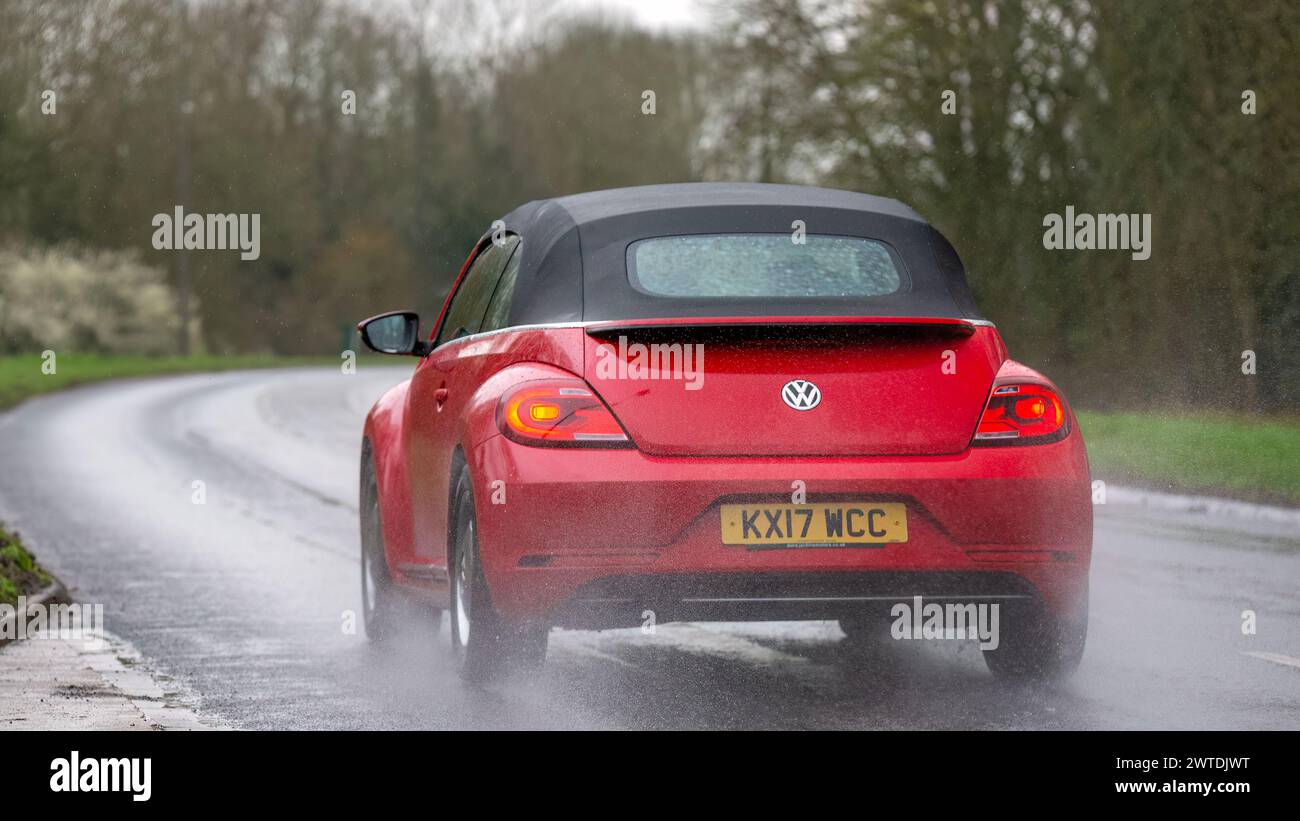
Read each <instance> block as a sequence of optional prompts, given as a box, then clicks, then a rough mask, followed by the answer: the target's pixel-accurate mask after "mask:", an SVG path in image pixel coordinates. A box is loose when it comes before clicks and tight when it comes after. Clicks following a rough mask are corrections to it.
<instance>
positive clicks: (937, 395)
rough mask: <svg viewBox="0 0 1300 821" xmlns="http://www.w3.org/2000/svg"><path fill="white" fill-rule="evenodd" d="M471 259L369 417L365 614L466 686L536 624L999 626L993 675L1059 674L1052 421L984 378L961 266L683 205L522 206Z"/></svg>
mask: <svg viewBox="0 0 1300 821" xmlns="http://www.w3.org/2000/svg"><path fill="white" fill-rule="evenodd" d="M503 222H504V227H502V226H501V225H500V224H498V225H497V227H496V229H495V230H494V231H493V232H492V233H489V234H488V235H485V236H484V237H483V238H481V239H480V240H479V241H478V243H477V244H476V245H475V246H474V249H473V251H472V252H471V253H470V255H469V258H468V259H467V260H466V262H465V265H464V266H463V268H462V269H461V272H460V274H459V276H458V277H457V279H456V282H455V285H454V287H453V288H452V290H451V293H450V295H449V297H448V299H447V301H446V303H445V304H444V306H443V308H442V313H441V314H440V315H439V317H438V319H437V321H436V322H435V323H434V326H433V330H432V332H431V333H430V335H429V337H428V338H427V339H422V338H420V334H419V324H420V323H419V317H418V316H417V315H415V314H414V313H411V312H396V313H389V314H381V315H379V316H376V317H373V318H371V319H367V320H365V321H364V322H362V323H360V325H359V326H358V327H359V330H360V332H361V335H362V338H363V340H364V341H365V342H366V344H367V345H369V346H370V347H371V348H373V349H374V350H377V351H380V352H383V353H390V354H407V355H414V356H418V357H420V362H419V364H418V366H417V368H416V370H415V373H414V375H413V376H412V377H411V378H410V379H409V380H407V381H406V382H403V383H402V384H400V385H398V386H397V387H395V388H393V389H392V390H390V391H389V392H388V393H386V394H385V395H384V396H383V397H382V398H381V399H380V400H379V401H378V402H377V403H376V404H375V406H374V408H373V409H372V410H371V411H370V414H369V415H368V417H367V419H366V424H365V436H364V439H363V442H362V450H361V535H362V562H361V571H362V592H363V597H364V609H365V623H366V630H367V633H368V634H369V635H370V636H371V637H372V638H380V637H382V636H383V635H384V634H385V633H386V632H388V631H389V630H390V629H391V628H392V627H393V619H394V618H396V616H395V613H396V612H397V610H396V609H395V607H396V606H398V605H399V604H400V601H401V599H402V598H405V597H406V596H407V595H408V594H409V595H413V596H415V597H417V598H424V599H426V600H427V601H428V602H430V603H431V604H432V606H433V607H434V608H435V609H436V610H438V611H441V610H446V611H447V612H448V613H449V614H450V619H451V640H452V645H453V648H454V652H455V656H456V658H457V659H458V663H459V664H460V665H461V667H462V670H463V671H464V672H465V674H466V675H468V676H469V677H472V678H479V679H481V678H484V677H487V676H490V675H492V674H493V673H495V672H497V671H498V670H500V669H501V668H502V663H503V662H505V661H509V660H511V659H518V660H522V661H525V662H534V663H536V662H539V661H540V660H541V659H542V658H544V656H545V652H546V643H547V635H548V632H549V630H550V629H551V628H552V627H554V626H560V627H573V628H583V629H606V628H615V627H633V626H638V625H644V624H646V623H648V622H649V621H651V620H653V621H654V622H656V623H663V622H668V621H684V620H690V621H701V620H714V621H718V620H721V621H748V620H773V619H780V620H787V619H837V620H838V621H839V623H840V626H841V627H842V628H843V630H844V631H845V633H846V634H847V635H848V636H849V637H850V639H853V638H857V637H862V636H865V635H868V634H872V633H874V632H875V631H878V630H882V629H883V628H882V625H883V624H885V623H886V618H887V617H884V618H882V614H888V613H890V612H891V608H892V607H893V606H895V605H896V604H897V603H899V602H912V601H914V600H915V599H914V597H917V596H920V597H923V599H928V600H932V601H936V602H940V603H943V602H949V603H952V602H957V603H962V604H965V603H976V604H978V603H996V604H999V605H1000V606H1001V607H1002V608H1003V611H1002V616H1001V619H1000V627H999V631H1000V638H999V640H998V641H997V642H996V647H995V648H994V647H992V646H987V647H986V649H985V653H984V655H985V658H986V659H987V662H988V666H989V667H990V669H992V670H993V671H994V672H995V673H998V674H1005V675H1017V676H1026V675H1051V674H1058V673H1061V672H1064V671H1068V670H1070V669H1072V668H1073V667H1074V666H1075V665H1076V664H1077V662H1078V660H1079V657H1080V656H1081V654H1082V652H1083V645H1084V639H1085V636H1086V631H1087V610H1088V569H1089V564H1090V560H1091V550H1092V509H1091V500H1090V478H1089V470H1088V461H1087V455H1086V453H1085V450H1084V445H1083V440H1082V438H1081V436H1080V434H1079V430H1078V427H1077V425H1076V424H1075V419H1074V415H1073V413H1072V412H1071V410H1070V408H1069V406H1068V405H1067V404H1066V402H1065V399H1064V397H1063V396H1062V394H1061V391H1060V390H1059V389H1057V387H1056V386H1055V385H1053V384H1052V382H1051V381H1049V380H1048V379H1047V378H1046V377H1044V376H1043V375H1042V374H1039V373H1037V372H1036V371H1034V370H1031V369H1030V368H1028V367H1026V366H1024V365H1022V364H1020V363H1018V362H1015V361H1013V360H1011V359H1009V358H1008V357H1007V351H1006V348H1005V346H1004V345H1003V342H1002V339H1001V337H1000V336H999V335H998V331H997V329H996V328H995V327H994V326H993V324H992V323H991V322H989V321H987V320H985V319H982V318H981V317H980V314H979V311H978V308H977V307H976V305H975V302H974V300H973V299H972V297H971V295H970V291H969V290H968V288H967V285H966V280H965V274H964V271H963V268H962V264H961V261H960V260H959V259H958V256H957V254H956V252H955V251H954V250H953V248H952V246H951V245H950V244H949V243H948V241H947V240H946V239H944V237H943V236H942V235H941V234H940V233H939V232H938V231H936V230H935V229H934V228H933V227H931V226H930V225H929V224H928V223H927V222H926V221H925V220H924V219H923V218H922V217H920V216H919V215H918V214H917V213H916V212H914V211H913V210H912V209H910V208H908V207H907V206H905V205H903V204H901V203H899V202H897V201H894V200H889V199H882V198H878V197H873V196H868V195H864V194H857V193H851V192H846V191H836V190H828V189H819V188H805V187H799V186H783V185H760V184H722V183H696V184H683V185H656V186H647V187H639V188H626V189H617V190H610V191H599V192H593V193H586V194H577V195H574V196H567V197H559V198H556V199H551V200H542V201H538V202H531V203H528V204H527V205H524V206H521V207H520V208H518V209H516V210H515V211H513V212H511V213H510V214H508V215H507V216H506V217H505V218H504V220H503Z"/></svg>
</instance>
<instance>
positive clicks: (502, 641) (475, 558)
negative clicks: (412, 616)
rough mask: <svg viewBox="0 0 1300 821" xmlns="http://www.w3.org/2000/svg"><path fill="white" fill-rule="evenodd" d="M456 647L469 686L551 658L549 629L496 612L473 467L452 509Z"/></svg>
mask: <svg viewBox="0 0 1300 821" xmlns="http://www.w3.org/2000/svg"><path fill="white" fill-rule="evenodd" d="M452 516H453V518H452V522H453V529H452V545H451V548H452V549H451V551H450V554H449V556H448V559H449V561H448V564H449V567H450V575H451V608H450V613H451V648H452V653H453V654H454V655H455V658H456V663H457V665H458V666H459V668H460V672H461V675H462V676H464V677H465V678H466V679H468V680H470V681H486V680H489V679H492V678H495V677H497V676H498V675H499V674H500V673H501V672H502V671H503V669H504V668H505V667H506V665H507V664H508V663H510V662H520V663H523V664H525V665H528V666H537V665H540V664H541V663H542V662H543V661H544V660H545V659H546V644H547V636H548V633H549V630H548V629H547V628H546V627H545V626H544V625H533V624H516V623H511V622H509V621H507V620H505V619H502V618H501V617H500V616H499V615H498V614H497V612H496V610H495V609H494V608H493V607H492V600H491V598H490V596H489V594H488V588H487V581H486V579H485V578H484V576H483V567H482V564H481V563H480V561H479V542H478V523H477V518H476V516H475V511H474V489H473V486H472V483H471V481H470V474H469V468H468V467H463V468H461V471H460V476H459V478H458V479H457V480H456V493H455V496H454V504H453V508H452Z"/></svg>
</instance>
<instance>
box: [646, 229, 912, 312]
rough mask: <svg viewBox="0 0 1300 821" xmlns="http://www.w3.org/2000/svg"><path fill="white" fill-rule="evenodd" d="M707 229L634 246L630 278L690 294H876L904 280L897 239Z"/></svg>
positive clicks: (668, 293)
mask: <svg viewBox="0 0 1300 821" xmlns="http://www.w3.org/2000/svg"><path fill="white" fill-rule="evenodd" d="M799 239H801V240H803V241H802V242H796V241H795V239H794V238H793V237H792V235H790V234H701V235H691V236H678V237H655V238H653V239H644V240H640V241H638V242H635V243H633V244H632V246H631V247H630V248H628V260H627V265H628V277H629V278H630V279H631V282H632V285H633V286H634V287H635V288H637V289H638V290H641V291H643V292H645V293H649V294H653V295H655V296H665V297H685V298H697V299H698V298H705V299H707V298H715V297H716V298H728V297H731V298H772V297H787V298H789V297H793V298H800V297H811V298H818V297H821V298H826V297H873V296H884V295H885V294H892V293H895V292H897V291H898V290H899V289H900V288H901V287H902V283H903V276H902V273H901V271H900V269H899V265H898V263H897V261H896V260H895V258H894V254H893V253H892V252H891V251H890V249H889V246H887V245H885V244H884V243H883V242H878V241H876V240H870V239H862V238H858V237H832V236H823V235H816V234H808V235H805V236H803V237H800V238H799Z"/></svg>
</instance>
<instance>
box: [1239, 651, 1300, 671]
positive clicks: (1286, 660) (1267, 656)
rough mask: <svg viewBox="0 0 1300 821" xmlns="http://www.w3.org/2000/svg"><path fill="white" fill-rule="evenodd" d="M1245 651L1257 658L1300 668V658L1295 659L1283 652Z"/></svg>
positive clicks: (1246, 653)
mask: <svg viewBox="0 0 1300 821" xmlns="http://www.w3.org/2000/svg"><path fill="white" fill-rule="evenodd" d="M1244 652H1245V655H1247V656H1253V657H1255V658H1257V659H1263V660H1264V661H1271V662H1273V663H1274V664H1284V665H1286V666H1287V667H1295V668H1296V669H1300V659H1293V658H1291V657H1290V656H1284V655H1282V654H1281V653H1258V652H1255V651H1253V650H1247V651H1244Z"/></svg>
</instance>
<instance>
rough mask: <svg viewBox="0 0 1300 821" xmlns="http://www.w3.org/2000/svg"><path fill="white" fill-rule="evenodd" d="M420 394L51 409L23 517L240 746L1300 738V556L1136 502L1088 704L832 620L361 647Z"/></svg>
mask: <svg viewBox="0 0 1300 821" xmlns="http://www.w3.org/2000/svg"><path fill="white" fill-rule="evenodd" d="M407 373H409V369H402V368H396V369H395V368H381V367H376V366H368V365H367V364H365V363H363V365H362V367H361V370H360V372H359V373H357V374H353V375H344V374H341V373H339V372H338V371H337V370H332V369H298V370H289V371H254V372H241V373H224V374H212V375H193V376H182V377H169V378H165V379H154V380H140V381H129V382H119V383H110V384H103V385H96V386H89V387H85V388H78V389H74V390H71V391H67V392H63V393H60V394H54V395H51V396H47V397H42V398H39V399H36V400H34V401H31V402H28V403H26V404H24V405H22V406H20V407H18V408H16V409H15V410H13V411H11V412H9V413H7V414H3V415H0V518H3V519H4V520H5V521H7V522H8V523H9V524H10V525H11V526H13V527H15V528H16V529H18V530H19V531H21V532H22V534H23V536H24V538H25V539H26V541H27V542H28V543H29V545H30V546H31V547H32V548H33V549H34V550H35V551H36V552H37V553H38V555H39V557H40V558H41V560H42V561H43V562H44V563H45V564H46V565H47V566H48V567H50V568H51V569H52V570H53V571H54V572H55V573H57V574H58V575H59V576H60V577H61V578H62V579H63V580H64V581H65V582H66V583H68V584H69V585H70V586H72V587H74V588H75V592H76V595H77V596H78V598H79V599H81V600H83V601H89V602H101V603H103V604H104V606H105V621H106V625H107V628H108V629H109V631H110V632H113V633H115V634H117V635H119V636H121V637H123V638H125V639H127V640H129V641H130V642H132V643H133V644H134V645H135V646H136V647H137V648H139V650H140V651H141V652H142V653H143V654H144V655H145V656H146V657H148V658H150V659H151V660H152V663H153V664H154V666H155V667H157V668H159V669H160V670H162V671H163V672H165V673H167V674H169V675H171V676H175V677H176V678H177V679H178V680H180V681H181V682H184V683H185V685H187V686H188V688H189V689H190V690H191V691H192V692H193V693H195V694H197V697H198V699H199V704H198V707H199V708H200V710H201V711H202V712H204V713H206V714H209V715H212V716H215V717H217V718H219V719H220V720H221V721H222V722H223V723H228V724H230V725H233V726H236V727H246V728H466V727H481V728H506V727H521V728H761V727H771V728H858V729H870V728H953V729H963V728H1067V729H1074V728H1077V729H1089V728H1154V729H1266V728H1287V729H1300V666H1293V664H1292V663H1291V662H1294V663H1295V665H1300V532H1297V529H1296V528H1294V527H1289V526H1286V525H1283V524H1272V523H1269V524H1266V523H1259V522H1252V521H1246V520H1233V519H1231V518H1213V519H1212V518H1210V517H1207V516H1206V515H1204V514H1197V513H1179V512H1151V511H1147V510H1144V509H1142V508H1138V507H1133V506H1120V505H1107V506H1099V507H1097V508H1096V510H1097V519H1096V523H1097V532H1096V549H1095V555H1094V563H1093V574H1092V606H1091V611H1092V620H1091V630H1090V635H1089V640H1088V649H1087V652H1086V653H1085V655H1084V659H1083V663H1082V665H1081V667H1080V669H1079V672H1078V673H1077V674H1076V675H1075V676H1074V677H1073V678H1072V679H1070V680H1068V681H1066V682H1064V683H1058V684H1052V685H1037V686H1033V685H1012V684H1006V683H1001V682H998V681H996V680H994V679H993V678H992V677H991V676H990V675H989V673H988V672H987V671H986V669H985V666H984V664H983V662H982V660H981V659H980V657H979V650H978V648H977V647H976V646H974V645H973V644H969V643H965V642H893V641H889V640H888V638H887V636H886V637H885V639H884V640H883V641H882V643H881V644H880V646H878V647H873V648H867V649H865V650H863V649H857V650H853V649H850V648H849V647H848V645H847V644H846V643H845V642H844V641H843V638H842V634H841V633H840V632H839V629H838V628H837V626H836V625H835V624H834V623H833V622H812V623H771V624H756V625H739V624H677V625H660V626H659V627H658V629H657V631H656V633H655V634H654V635H645V634H643V633H642V632H641V631H639V630H623V631H610V632H604V633H589V632H570V631H556V632H554V633H552V637H551V651H550V655H549V657H548V660H547V663H546V666H545V668H544V669H543V670H542V671H540V672H538V673H533V674H529V675H528V676H526V677H516V678H514V679H510V680H507V681H505V682H503V683H501V684H499V685H495V686H493V687H491V688H489V689H476V688H470V687H466V686H464V685H462V684H461V683H460V681H459V679H458V678H457V676H456V675H455V673H454V672H453V671H452V670H451V660H450V650H449V648H448V644H449V640H448V638H447V635H446V630H447V627H446V626H445V625H444V626H443V627H442V629H441V632H440V634H438V635H434V634H433V633H432V631H430V630H427V629H426V630H421V629H418V628H413V629H412V630H411V631H410V634H409V635H407V636H405V637H403V639H402V640H401V641H400V642H398V643H396V644H394V645H388V646H382V647H376V646H371V645H369V644H368V643H367V642H366V641H365V639H364V638H363V636H362V631H361V630H360V626H359V625H357V630H356V632H355V634H349V633H348V632H347V631H346V630H345V623H346V621H347V618H348V616H347V614H348V612H349V611H350V612H352V613H357V614H359V611H360V593H359V588H358V584H359V583H358V575H357V573H358V571H357V553H358V546H357V524H356V517H357V503H356V474H357V455H358V447H359V441H360V432H361V422H362V419H363V417H364V415H365V412H366V410H367V409H368V407H369V406H370V404H371V403H372V402H373V401H374V399H375V398H377V397H378V396H379V394H380V393H381V392H382V391H383V390H384V389H385V388H386V387H388V386H389V385H392V384H395V383H396V382H398V381H400V380H401V379H403V378H405V376H406V374H407ZM196 483H201V484H196ZM196 498H202V500H203V501H204V503H203V504H196V503H195V499H196ZM1244 610H1253V611H1255V613H1256V614H1257V619H1258V633H1257V635H1254V636H1243V635H1242V632H1241V621H1242V611H1244ZM1288 660H1290V661H1288Z"/></svg>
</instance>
